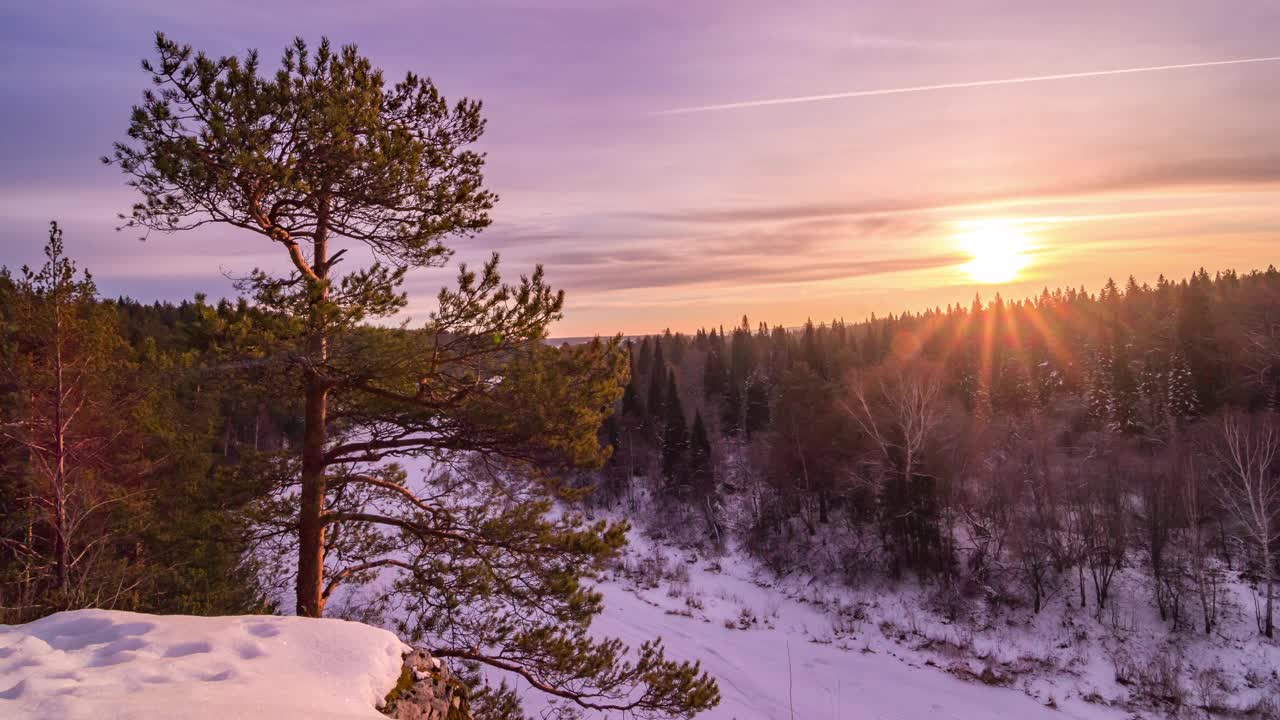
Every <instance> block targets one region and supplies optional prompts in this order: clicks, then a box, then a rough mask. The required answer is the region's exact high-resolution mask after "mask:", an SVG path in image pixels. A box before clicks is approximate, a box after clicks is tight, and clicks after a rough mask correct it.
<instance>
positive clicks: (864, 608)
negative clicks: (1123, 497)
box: [523, 531, 1280, 720]
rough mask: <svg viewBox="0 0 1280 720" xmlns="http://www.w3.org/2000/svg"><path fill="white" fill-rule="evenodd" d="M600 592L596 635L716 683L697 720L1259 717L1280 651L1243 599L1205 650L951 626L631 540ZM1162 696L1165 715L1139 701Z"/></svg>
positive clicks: (897, 605)
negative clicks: (644, 647)
mask: <svg viewBox="0 0 1280 720" xmlns="http://www.w3.org/2000/svg"><path fill="white" fill-rule="evenodd" d="M1145 581H1146V580H1145V579H1144V578H1141V577H1130V578H1126V579H1125V580H1124V582H1129V583H1142V582H1145ZM600 589H601V590H602V591H603V593H604V596H605V610H604V613H603V615H601V616H600V617H598V618H597V619H596V621H595V622H594V623H593V625H592V628H593V631H594V632H596V633H598V634H600V635H601V636H612V637H619V638H622V639H623V640H624V641H626V642H627V643H628V644H630V645H632V646H636V645H639V644H640V643H641V642H642V641H644V640H646V639H650V638H653V637H655V636H660V637H662V639H663V640H664V642H665V645H666V648H667V651H668V653H669V654H670V655H671V656H673V657H679V658H696V659H699V660H701V662H702V665H703V667H704V668H706V669H707V670H708V671H709V672H710V673H711V674H712V675H714V676H715V677H716V679H717V680H718V681H719V683H720V691H721V694H722V696H723V701H722V703H721V705H720V706H719V707H718V708H716V709H714V710H712V711H711V712H709V713H707V714H706V715H705V716H704V717H706V718H707V719H708V720H748V719H751V720H757V719H758V720H792V718H801V719H803V720H811V719H813V720H823V719H827V718H830V719H832V720H882V719H892V720H944V719H945V720H952V719H954V720H983V719H986V718H993V719H994V718H1020V719H1021V718H1027V719H1035V718H1080V719H1088V720H1093V719H1097V720H1106V719H1109V718H1117V719H1119V718H1129V717H1134V712H1135V710H1137V711H1138V714H1139V716H1142V717H1167V716H1174V715H1176V714H1177V713H1178V712H1179V711H1180V708H1181V709H1187V708H1188V706H1190V707H1198V706H1200V705H1202V704H1212V705H1214V706H1215V707H1237V708H1246V709H1248V708H1257V707H1260V703H1262V704H1265V702H1266V698H1267V696H1268V695H1270V694H1271V693H1273V692H1274V691H1275V690H1276V689H1277V688H1278V687H1280V678H1278V677H1277V669H1278V668H1280V646H1277V645H1275V644H1272V643H1268V642H1265V641H1262V640H1260V639H1258V638H1257V637H1256V633H1255V632H1254V631H1253V628H1252V625H1251V622H1252V617H1251V614H1250V613H1249V612H1247V611H1246V608H1244V607H1242V606H1241V603H1243V602H1247V600H1245V597H1246V596H1247V591H1246V590H1245V589H1244V588H1243V587H1241V588H1236V589H1237V590H1239V591H1240V598H1239V599H1238V600H1236V601H1233V602H1228V603H1227V604H1228V605H1232V606H1233V608H1234V609H1233V610H1232V611H1231V612H1229V613H1225V615H1227V616H1229V617H1230V618H1231V621H1230V622H1224V624H1223V628H1222V629H1221V630H1220V631H1219V632H1218V633H1217V634H1215V635H1214V636H1212V637H1209V638H1204V637H1203V636H1200V635H1197V634H1196V633H1194V632H1192V633H1185V634H1179V635H1174V636H1170V634H1169V633H1168V630H1167V626H1164V625H1162V624H1161V623H1159V621H1158V618H1157V617H1156V616H1155V610H1154V608H1150V607H1146V606H1144V605H1140V604H1129V605H1122V606H1118V607H1117V609H1116V610H1115V611H1114V612H1113V613H1108V615H1107V616H1106V617H1104V619H1103V620H1101V621H1099V620H1098V619H1097V618H1095V617H1094V616H1093V614H1092V613H1091V612H1083V613H1082V612H1080V611H1079V610H1076V609H1072V608H1070V607H1069V606H1067V605H1066V604H1065V603H1064V602H1055V603H1052V604H1050V605H1049V606H1048V607H1046V608H1045V609H1044V610H1043V611H1042V612H1041V613H1040V614H1039V615H1034V614H1032V613H1031V612H1030V611H1025V612H1001V613H998V614H994V615H990V616H982V617H978V616H972V617H967V618H964V619H957V620H954V621H953V620H947V619H945V618H943V617H942V616H941V615H939V614H938V613H937V612H936V609H933V608H931V607H930V601H929V594H928V592H927V591H924V590H922V589H921V588H920V587H918V586H916V585H913V584H911V583H902V584H899V585H883V586H878V587H867V588H864V589H861V590H857V591H855V590H851V589H849V588H846V587H842V586H840V585H838V584H836V583H832V582H829V581H826V582H824V581H819V580H815V579H813V578H807V577H802V576H799V575H796V576H792V577H789V578H777V577H775V576H773V575H772V574H771V573H769V572H767V571H766V570H764V569H763V568H761V567H760V566H759V565H758V564H757V563H755V562H754V561H752V560H750V559H748V558H745V557H743V556H742V554H741V553H740V552H731V553H729V554H728V555H726V556H723V557H719V558H708V557H702V556H699V555H697V554H696V553H693V552H690V551H678V550H676V549H674V548H672V547H670V546H667V545H665V544H663V543H661V542H655V541H653V540H651V539H648V538H645V537H644V536H643V535H642V534H641V533H639V532H636V531H633V532H632V546H631V547H630V548H629V549H628V553H627V557H626V559H625V560H624V562H623V563H622V565H621V567H620V568H619V570H618V571H616V572H614V573H613V574H612V575H611V576H610V577H608V578H607V579H606V580H605V581H604V582H603V583H602V584H601V586H600ZM1133 594H1134V595H1135V596H1137V595H1138V594H1139V593H1137V592H1136V591H1135V592H1134V593H1133ZM1170 674H1171V676H1170ZM1166 678H1167V679H1166ZM1160 682H1169V683H1172V684H1173V685H1174V688H1173V692H1177V693H1180V694H1181V695H1180V697H1179V698H1178V699H1177V704H1176V705H1175V704H1174V703H1172V702H1171V701H1170V700H1168V699H1165V701H1164V702H1161V700H1160V699H1158V698H1157V699H1155V700H1154V701H1153V700H1152V698H1150V697H1149V696H1148V695H1149V694H1150V693H1152V692H1156V691H1157V689H1158V688H1157V687H1153V685H1156V686H1158V685H1159V683H1160ZM523 699H524V702H525V704H526V707H527V708H528V709H529V711H530V713H531V715H532V716H533V717H538V716H539V712H540V711H543V712H545V711H546V710H547V709H548V707H549V706H548V705H547V701H546V699H545V698H544V697H541V696H540V694H539V693H537V692H535V691H533V690H526V692H524V695H523ZM1194 712H1199V711H1194ZM1244 714H1246V715H1248V712H1245V713H1244ZM1260 716H1261V717H1266V715H1265V713H1263V714H1262V715H1260ZM588 717H605V716H603V715H600V716H596V715H588Z"/></svg>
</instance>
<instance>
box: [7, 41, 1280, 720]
mask: <svg viewBox="0 0 1280 720" xmlns="http://www.w3.org/2000/svg"><path fill="white" fill-rule="evenodd" d="M143 67H144V72H143V74H142V76H140V77H139V78H138V80H139V85H140V86H143V85H145V86H146V87H147V88H148V89H147V90H146V91H145V93H144V94H143V95H142V99H141V100H140V102H139V104H138V105H137V106H136V107H135V108H134V109H133V112H132V114H131V115H130V116H129V117H127V118H121V121H122V122H121V131H120V133H119V136H120V140H119V142H117V143H116V144H115V145H114V147H113V148H110V149H109V150H108V155H107V156H106V157H104V158H103V160H104V162H105V164H106V165H108V166H110V167H111V168H114V169H116V170H118V171H120V172H121V173H122V174H123V175H124V176H125V177H126V178H127V181H128V182H129V183H130V185H131V187H132V189H133V192H134V193H135V195H136V201H137V202H136V204H135V205H134V206H133V207H132V208H130V209H127V210H126V211H125V212H124V213H123V214H122V216H121V218H122V223H123V224H124V229H125V231H126V232H136V233H140V234H146V233H148V232H155V233H170V234H174V235H176V236H178V237H192V238H193V239H192V240H191V242H192V243H193V244H195V243H196V242H198V241H197V240H196V239H195V238H199V237H203V236H200V235H199V234H197V233H195V231H196V229H197V228H202V227H203V228H207V227H208V226H212V227H214V228H216V229H217V230H219V231H225V232H234V233H239V234H244V235H248V236H253V237H254V239H255V240H257V241H259V244H260V246H261V247H262V252H264V253H267V252H270V253H275V254H276V255H278V256H279V258H280V259H281V260H282V261H287V263H288V265H287V268H288V269H287V270H286V271H284V272H275V273H273V272H269V271H267V270H261V269H251V268H242V269H240V270H241V271H242V273H243V274H242V275H241V276H238V277H237V279H236V281H235V289H236V291H237V293H238V295H237V296H235V297H230V298H227V299H216V300H215V299H210V298H208V297H204V296H197V297H193V298H191V299H190V300H185V301H180V302H177V303H171V302H144V301H139V300H134V299H131V298H128V297H118V298H114V299H113V298H109V297H104V296H103V294H102V293H101V292H99V289H98V287H97V284H96V283H95V280H94V277H93V275H92V272H91V271H92V268H81V267H79V266H78V265H77V263H76V261H75V259H74V255H75V253H74V248H75V246H76V239H75V238H72V237H67V238H64V236H63V231H62V229H61V228H60V227H59V226H58V224H57V223H56V222H54V223H51V224H50V226H49V231H48V235H47V236H46V237H41V238H32V239H31V242H32V244H38V243H42V244H43V247H44V260H43V262H42V263H41V264H40V265H39V266H38V267H22V268H10V269H6V270H4V272H3V273H2V274H0V623H3V624H18V623H26V622H30V621H32V620H35V619H38V618H41V617H45V616H48V615H50V614H52V613H56V612H59V611H62V610H71V609H77V608H88V607H96V608H107V609H118V610H131V611H138V612H148V613H157V614H190V615H243V614H255V613H291V614H292V613H296V614H298V615H302V616H307V617H317V618H318V617H322V616H326V615H328V616H341V617H346V618H351V619H357V620H362V621H365V622H368V623H370V624H376V625H382V626H384V627H390V628H393V629H394V630H395V631H396V632H397V633H398V634H399V635H400V636H401V637H402V638H405V639H406V640H407V641H410V642H413V643H418V644H422V645H424V646H425V647H427V648H428V649H429V650H430V652H431V653H432V654H433V655H434V656H435V657H438V658H443V659H445V660H448V661H451V662H454V663H457V667H458V668H459V670H460V672H459V674H460V676H461V677H462V678H463V679H464V680H465V682H466V684H467V685H468V686H469V687H470V688H471V690H470V693H469V695H468V696H467V705H468V709H469V711H470V712H471V713H472V714H473V715H474V717H478V718H519V717H523V715H522V714H521V713H522V712H523V711H522V709H521V702H522V700H521V696H520V695H519V694H518V693H517V692H516V689H515V687H514V685H513V684H512V683H515V682H519V683H523V686H527V687H528V688H531V689H532V690H534V691H536V692H539V693H541V694H544V695H547V696H550V697H552V698H555V699H556V700H557V701H562V702H563V703H564V704H563V705H562V706H561V709H562V710H564V712H565V713H566V714H564V715H562V716H563V717H573V716H575V715H574V714H573V713H579V712H585V713H592V712H594V713H602V714H605V715H599V716H608V717H614V716H615V715H607V713H616V714H618V715H624V716H625V717H637V718H664V717H693V716H695V715H698V714H699V713H702V712H704V711H707V710H710V709H712V708H715V707H716V705H717V703H719V702H720V699H721V691H722V688H721V684H720V683H719V682H718V681H717V679H716V678H714V677H712V676H711V675H710V674H709V673H708V672H707V671H706V670H704V668H703V666H702V665H701V664H700V663H699V662H698V660H699V658H698V657H684V656H679V657H677V656H675V654H674V653H669V652H668V650H667V648H666V646H665V645H664V642H663V639H662V638H659V637H651V638H648V637H647V638H645V639H642V640H640V641H639V642H630V644H628V643H624V642H623V641H622V640H620V639H617V638H613V637H609V636H603V635H601V634H599V633H596V632H593V627H592V621H593V620H594V619H597V618H599V617H601V616H602V613H603V612H604V611H605V603H604V595H603V594H602V593H601V592H600V591H599V589H598V588H597V586H596V583H597V582H598V581H601V579H602V578H605V577H608V578H611V579H616V577H620V576H625V575H628V574H629V573H633V570H634V569H633V568H630V567H629V566H627V565H626V561H625V557H626V556H625V553H626V547H627V544H628V536H629V533H632V536H633V537H634V536H635V534H636V533H640V532H643V534H644V536H645V537H646V538H650V539H656V540H655V542H659V541H660V542H661V543H664V544H665V545H666V546H669V547H673V548H678V549H679V551H680V552H682V553H685V554H686V555H687V557H689V558H690V559H689V560H688V561H687V564H688V565H691V566H692V565H694V564H695V563H701V562H711V563H712V564H711V565H710V566H711V567H714V568H716V570H715V571H716V572H719V566H718V565H716V564H715V562H718V561H716V560H715V559H716V558H722V557H729V556H731V555H732V554H733V553H738V552H740V553H743V554H745V556H746V557H747V558H749V559H750V560H751V561H752V562H755V563H758V564H759V565H760V566H762V567H763V568H765V569H767V570H768V571H769V572H770V573H772V576H771V577H775V578H785V577H788V576H794V575H796V574H806V577H809V576H812V577H814V578H821V579H822V580H823V581H824V582H832V583H835V584H837V585H839V586H841V587H845V588H854V589H857V588H871V587H875V588H882V587H899V586H903V585H904V584H910V585H911V587H915V588H923V589H924V591H925V592H926V593H927V595H928V598H929V603H930V606H929V607H930V609H931V611H933V612H936V613H937V614H938V615H939V616H941V617H945V618H946V619H947V622H948V623H950V622H953V621H955V622H959V620H960V619H961V618H962V617H963V616H964V615H965V614H966V613H969V612H972V609H973V608H974V607H984V608H988V609H991V608H994V609H996V610H1001V611H1009V612H1015V611H1016V612H1023V613H1028V614H1030V615H1031V616H1039V615H1040V614H1041V613H1042V612H1043V611H1045V610H1046V608H1048V607H1050V604H1051V603H1058V604H1060V605H1061V604H1065V605H1066V606H1067V607H1070V608H1074V609H1075V610H1077V611H1080V612H1083V613H1087V614H1088V615H1090V616H1092V617H1093V618H1094V619H1095V620H1096V621H1098V622H1102V621H1103V620H1104V619H1107V618H1111V621H1112V623H1113V624H1115V623H1116V622H1117V621H1116V620H1115V617H1116V614H1117V613H1118V611H1117V610H1116V605H1117V603H1118V602H1124V603H1127V604H1133V603H1150V605H1151V606H1152V607H1154V608H1155V610H1156V612H1157V613H1158V617H1159V621H1160V623H1162V624H1163V627H1164V628H1166V629H1167V632H1168V633H1169V635H1170V636H1171V637H1172V636H1213V635H1214V634H1215V633H1216V632H1218V630H1219V628H1220V626H1221V624H1222V623H1223V622H1224V617H1225V616H1226V613H1227V612H1228V610H1230V611H1232V612H1236V611H1240V610H1241V607H1240V606H1239V605H1238V604H1236V605H1232V604H1231V603H1228V601H1227V600H1226V598H1227V595H1228V587H1229V586H1230V587H1234V588H1244V589H1245V590H1246V591H1247V597H1248V598H1249V604H1248V605H1247V606H1244V608H1243V610H1244V611H1245V612H1246V613H1247V614H1248V615H1249V617H1250V620H1251V622H1252V623H1253V626H1254V627H1255V628H1256V635H1257V637H1259V638H1266V639H1268V640H1267V642H1270V640H1271V639H1274V637H1275V634H1276V630H1275V625H1276V622H1275V618H1274V613H1275V607H1276V605H1277V599H1276V598H1275V595H1276V580H1277V578H1276V576H1277V573H1278V572H1280V414H1278V413H1280V271H1277V270H1276V269H1275V268H1274V267H1269V268H1267V269H1266V270H1264V271H1262V270H1251V271H1249V272H1237V271H1234V270H1223V271H1219V272H1215V273H1212V274H1211V273H1209V272H1207V271H1206V270H1204V269H1199V270H1196V271H1195V272H1192V273H1191V274H1189V275H1188V276H1186V277H1177V278H1165V277H1163V276H1162V277H1160V278H1159V279H1158V280H1156V281H1155V282H1154V284H1151V283H1139V282H1137V281H1136V280H1135V279H1134V278H1132V277H1131V278H1129V279H1128V280H1127V282H1125V283H1117V282H1115V281H1109V282H1107V283H1106V284H1105V285H1104V286H1103V287H1101V288H1099V289H1086V288H1074V287H1064V288H1046V289H1044V291H1043V292H1042V293H1040V294H1039V295H1038V296H1035V297H1029V298H1006V297H1001V296H1000V295H999V294H995V295H993V296H992V297H974V298H972V299H971V300H969V301H960V300H961V299H959V298H957V300H958V301H959V302H957V303H956V304H953V305H948V306H946V307H945V308H944V307H934V308H929V309H923V310H920V309H908V310H904V311H903V312H901V313H900V314H890V315H887V316H884V317H876V316H874V315H873V316H871V317H869V318H865V319H856V320H848V321H846V320H845V319H844V318H836V319H832V320H824V321H820V322H817V323H815V322H812V321H810V322H807V323H805V324H804V325H803V326H800V327H789V326H784V325H770V324H768V323H767V322H761V321H760V319H749V318H747V317H742V318H741V320H740V322H735V323H734V324H731V325H729V326H727V327H726V326H716V327H710V328H701V329H697V330H696V331H692V332H673V331H667V332H665V333H662V334H655V335H648V336H634V337H623V336H621V335H618V336H614V337H611V338H599V337H598V338H595V339H593V340H591V341H588V342H579V343H567V342H558V341H556V340H555V339H554V338H553V337H552V334H553V332H554V328H555V323H556V322H558V321H560V320H561V319H563V316H564V308H565V296H564V293H563V292H562V291H559V290H557V289H555V288H553V287H552V286H551V285H550V283H549V281H548V280H547V275H546V274H544V272H543V270H542V268H541V267H540V266H539V267H538V268H537V269H536V270H535V271H533V272H531V273H529V274H527V275H523V276H520V277H518V278H517V279H514V280H513V279H512V278H511V277H510V276H504V275H503V274H502V272H501V269H500V268H501V266H500V263H499V258H498V256H497V255H496V254H494V255H493V256H492V259H491V260H489V261H487V262H484V263H482V264H481V265H480V266H479V267H474V266H468V265H465V264H461V265H457V266H455V269H456V278H455V280H454V281H453V282H452V284H450V285H449V286H447V287H445V288H443V289H441V290H440V292H439V295H438V297H437V298H436V303H435V305H434V309H433V310H432V312H431V314H430V316H429V318H428V319H427V321H426V322H425V323H422V322H418V323H417V324H410V323H406V322H402V321H401V319H400V313H401V312H402V311H403V310H404V309H405V308H406V307H407V305H408V295H407V291H406V289H405V287H406V278H407V277H408V274H409V273H410V272H413V271H416V270H422V269H427V268H438V267H442V266H444V265H445V264H446V263H447V262H448V261H449V259H450V257H451V255H452V253H453V252H454V250H455V248H456V247H457V246H458V245H459V244H462V243H477V242H478V243H483V242H484V235H483V232H482V231H483V230H484V229H485V228H486V227H487V226H488V225H489V224H490V217H489V214H490V212H491V211H492V209H493V208H494V206H495V203H496V202H497V197H496V196H495V195H494V194H493V193H491V192H490V191H489V190H488V189H487V187H486V185H485V178H484V175H483V169H484V163H485V156H484V155H483V154H482V153H480V152H478V151H476V150H475V149H474V147H473V146H474V144H475V143H476V142H478V141H479V140H480V138H481V137H482V135H483V133H484V131H485V119H484V116H483V114H482V112H481V106H480V104H479V103H478V102H476V101H472V100H467V99H463V100H459V101H456V102H449V101H446V100H445V99H444V97H442V95H441V94H440V92H439V91H438V90H437V88H436V87H435V86H434V85H433V84H432V82H431V81H430V80H428V79H425V78H423V77H421V76H418V75H415V74H413V73H409V74H407V75H405V76H404V77H403V79H401V80H399V81H397V82H394V83H393V82H389V81H387V80H386V79H384V77H383V75H382V73H381V71H380V70H377V69H376V68H375V67H374V66H373V64H372V63H371V62H370V60H369V59H367V58H366V57H364V56H363V55H361V54H360V53H359V52H358V50H357V49H356V48H355V47H354V46H344V47H335V46H332V45H331V44H330V43H329V42H328V41H327V40H326V41H322V42H321V43H319V44H317V45H308V44H307V43H305V42H303V41H302V40H298V41H297V42H296V43H295V44H293V45H291V46H289V47H288V48H286V49H285V50H284V52H283V54H282V56H281V60H280V65H279V68H280V69H279V70H278V71H274V72H273V71H267V70H264V69H263V68H262V67H261V66H260V63H259V59H258V55H257V54H256V53H248V54H246V55H244V56H242V57H236V56H229V57H220V58H215V57H212V56H207V55H205V54H203V53H200V52H199V51H198V50H196V49H193V48H192V47H190V46H187V45H182V44H180V43H177V42H175V41H173V40H171V39H169V38H167V37H166V36H164V35H163V34H157V36H156V41H155V48H154V54H153V57H152V58H151V59H150V60H148V61H147V62H146V63H144V65H143ZM709 558H710V559H712V560H710V561H708V559H709ZM1126 573H1128V575H1127V576H1128V577H1140V578H1141V582H1139V583H1137V584H1135V583H1133V582H1121V581H1120V579H1121V578H1122V577H1126ZM659 574H661V573H659ZM685 577H686V580H687V571H686V576H685ZM895 584H896V585H895ZM362 593H363V594H362ZM1233 597H1234V596H1233ZM689 602H690V608H692V609H691V610H690V611H689V612H690V613H691V614H692V612H693V610H694V609H698V608H695V607H694V605H693V603H694V601H693V600H690V601H689ZM754 622H755V621H754V620H751V621H746V620H744V621H743V628H746V627H748V626H750V625H751V624H752V623H754ZM730 627H732V623H730ZM867 652H870V650H869V649H868V650H867ZM788 661H789V660H788ZM494 672H498V673H499V674H498V675H494V674H493V673H494ZM993 672H994V671H993ZM1118 672H1119V670H1117V673H1118ZM1175 675H1176V673H1175ZM495 678H498V679H495ZM1117 678H1119V675H1117ZM508 680H510V681H511V682H508ZM982 681H983V682H987V683H988V684H995V683H994V682H988V679H987V678H986V677H983V678H982ZM1133 682H1139V681H1138V680H1133ZM1142 682H1145V681H1142ZM1205 682H1206V683H1207V682H1208V681H1205ZM1215 682H1216V681H1215ZM1258 682H1259V684H1258V685H1257V687H1258V688H1266V687H1270V686H1269V685H1267V683H1269V682H1272V680H1271V679H1268V678H1266V677H1264V678H1263V679H1261V680H1259V681H1258ZM1175 684H1176V677H1175ZM1206 687H1207V685H1206ZM1152 692H1153V693H1156V694H1155V695H1152V697H1153V698H1155V699H1154V700H1152V701H1151V702H1153V703H1156V704H1159V703H1165V704H1166V705H1168V704H1170V703H1173V701H1172V700H1169V699H1168V697H1166V696H1162V695H1159V692H1172V691H1169V690H1166V691H1159V692H1158V691H1154V690H1153V691H1152ZM1206 692H1207V691H1206ZM1206 697H1207V696H1206ZM1183 702H1184V700H1183V699H1181V696H1179V699H1178V700H1177V704H1178V706H1179V707H1182V703H1183ZM1185 702H1186V703H1188V704H1187V707H1191V705H1192V704H1194V703H1192V701H1190V700H1186V701H1185ZM1200 706H1201V707H1203V709H1204V710H1205V711H1206V712H1209V711H1210V710H1211V709H1214V708H1218V706H1216V705H1212V703H1211V702H1210V701H1209V700H1203V701H1202V702H1201V703H1200ZM1224 707H1225V706H1224ZM566 708H567V709H566ZM1218 709H1221V708H1218ZM1237 709H1238V710H1240V712H1241V713H1242V714H1247V713H1254V715H1255V716H1260V717H1268V715H1266V713H1267V712H1271V711H1272V710H1274V708H1273V707H1271V706H1264V705H1263V704H1261V703H1258V704H1256V705H1255V706H1253V707H1251V708H1247V709H1241V708H1237ZM1246 710H1247V712H1246Z"/></svg>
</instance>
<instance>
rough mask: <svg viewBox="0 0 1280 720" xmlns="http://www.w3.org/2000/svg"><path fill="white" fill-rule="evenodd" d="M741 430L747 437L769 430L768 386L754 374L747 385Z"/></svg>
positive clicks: (758, 375) (761, 378) (757, 374)
mask: <svg viewBox="0 0 1280 720" xmlns="http://www.w3.org/2000/svg"><path fill="white" fill-rule="evenodd" d="M743 428H744V429H745V430H746V432H747V437H751V436H752V435H755V434H756V433H762V432H764V431H766V430H768V429H769V386H768V385H767V384H766V383H765V379H764V378H763V377H761V376H760V374H759V373H756V374H754V375H752V376H751V380H750V381H749V382H748V383H747V397H746V409H745V417H744V421H743Z"/></svg>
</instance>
